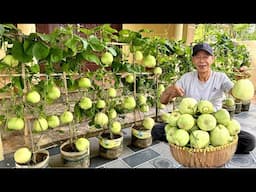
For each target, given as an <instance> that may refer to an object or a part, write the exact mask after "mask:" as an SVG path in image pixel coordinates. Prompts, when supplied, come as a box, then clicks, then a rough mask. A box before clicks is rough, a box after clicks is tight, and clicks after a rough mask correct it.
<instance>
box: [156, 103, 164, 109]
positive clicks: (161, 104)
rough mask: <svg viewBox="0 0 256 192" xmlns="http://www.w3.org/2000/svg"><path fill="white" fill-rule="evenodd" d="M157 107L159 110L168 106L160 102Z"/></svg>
mask: <svg viewBox="0 0 256 192" xmlns="http://www.w3.org/2000/svg"><path fill="white" fill-rule="evenodd" d="M157 107H158V108H159V109H164V108H165V107H166V105H165V104H163V103H160V102H158V103H157Z"/></svg>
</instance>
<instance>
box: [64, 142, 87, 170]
mask: <svg viewBox="0 0 256 192" xmlns="http://www.w3.org/2000/svg"><path fill="white" fill-rule="evenodd" d="M60 153H61V158H62V160H63V165H64V167H71V168H88V167H89V165H90V149H88V150H85V151H78V150H77V149H76V147H75V145H74V144H73V143H72V144H70V143H69V141H67V142H65V143H63V144H62V145H61V146H60Z"/></svg>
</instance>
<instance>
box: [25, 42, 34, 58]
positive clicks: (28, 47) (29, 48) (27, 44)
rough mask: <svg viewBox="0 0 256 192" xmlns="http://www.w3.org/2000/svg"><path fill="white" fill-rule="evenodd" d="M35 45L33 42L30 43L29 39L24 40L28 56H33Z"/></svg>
mask: <svg viewBox="0 0 256 192" xmlns="http://www.w3.org/2000/svg"><path fill="white" fill-rule="evenodd" d="M33 45H34V43H33V41H30V40H29V39H25V40H24V42H23V49H24V52H25V53H26V54H27V55H30V56H33V54H32V50H33Z"/></svg>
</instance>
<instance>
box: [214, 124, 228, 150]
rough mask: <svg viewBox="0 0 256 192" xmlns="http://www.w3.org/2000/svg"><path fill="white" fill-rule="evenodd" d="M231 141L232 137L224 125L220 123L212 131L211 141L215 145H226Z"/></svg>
mask: <svg viewBox="0 0 256 192" xmlns="http://www.w3.org/2000/svg"><path fill="white" fill-rule="evenodd" d="M231 141H232V137H231V136H230V134H229V131H228V129H227V128H226V127H225V126H224V125H221V124H219V125H217V126H216V127H215V128H214V129H213V130H212V131H211V132H210V143H211V144H212V145H213V146H215V147H216V146H221V145H225V144H227V143H229V142H231Z"/></svg>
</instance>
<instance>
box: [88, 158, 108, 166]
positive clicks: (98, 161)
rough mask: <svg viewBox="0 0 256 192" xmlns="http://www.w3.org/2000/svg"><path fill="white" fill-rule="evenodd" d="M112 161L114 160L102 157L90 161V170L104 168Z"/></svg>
mask: <svg viewBox="0 0 256 192" xmlns="http://www.w3.org/2000/svg"><path fill="white" fill-rule="evenodd" d="M111 161H112V160H109V159H104V158H102V157H100V156H97V157H93V158H91V159H90V168H95V167H99V166H102V165H103V164H106V163H109V162H111Z"/></svg>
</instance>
